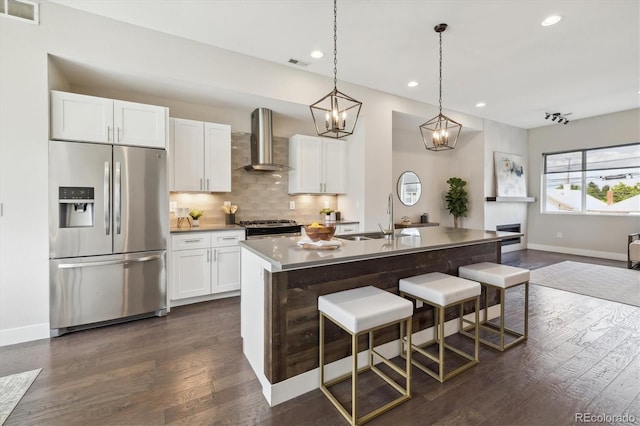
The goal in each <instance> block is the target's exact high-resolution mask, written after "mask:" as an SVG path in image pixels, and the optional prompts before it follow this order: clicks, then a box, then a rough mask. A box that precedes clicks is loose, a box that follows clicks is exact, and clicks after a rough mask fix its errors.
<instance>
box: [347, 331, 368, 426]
mask: <svg viewBox="0 0 640 426" xmlns="http://www.w3.org/2000/svg"><path fill="white" fill-rule="evenodd" d="M369 334H371V333H369ZM351 358H352V359H353V366H352V370H351V395H352V396H351V424H352V425H353V426H355V425H356V423H357V422H358V397H357V395H358V392H357V389H358V335H357V334H352V335H351Z"/></svg>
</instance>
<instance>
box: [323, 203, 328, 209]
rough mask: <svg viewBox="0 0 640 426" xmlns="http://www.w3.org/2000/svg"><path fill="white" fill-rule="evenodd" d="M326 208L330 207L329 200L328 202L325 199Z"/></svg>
mask: <svg viewBox="0 0 640 426" xmlns="http://www.w3.org/2000/svg"><path fill="white" fill-rule="evenodd" d="M324 208H325V209H328V208H329V202H328V201H325V202H324Z"/></svg>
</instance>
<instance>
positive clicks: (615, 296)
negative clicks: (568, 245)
mask: <svg viewBox="0 0 640 426" xmlns="http://www.w3.org/2000/svg"><path fill="white" fill-rule="evenodd" d="M530 279H531V283H532V284H538V285H542V286H545V287H552V288H556V289H558V290H565V291H570V292H573V293H579V294H584V295H586V296H591V297H597V298H599V299H606V300H612V301H614V302H619V303H626V304H627V305H634V306H640V271H635V270H631V269H622V268H614V267H611V266H602V265H592V264H589V263H580V262H572V261H569V260H567V261H565V262H561V263H556V264H555V265H549V266H545V267H544V268H540V269H535V270H533V271H531V278H530Z"/></svg>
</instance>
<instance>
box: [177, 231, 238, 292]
mask: <svg viewBox="0 0 640 426" xmlns="http://www.w3.org/2000/svg"><path fill="white" fill-rule="evenodd" d="M241 240H244V230H238V231H235V230H232V231H226V230H225V231H212V232H188V233H184V234H182V233H181V234H174V235H172V236H171V249H172V252H171V270H172V271H171V282H170V287H171V300H183V299H189V298H196V297H199V298H200V299H197V300H194V301H200V300H203V299H201V297H202V296H209V295H216V294H219V293H225V292H230V291H236V290H240V247H239V246H238V242H239V241H241Z"/></svg>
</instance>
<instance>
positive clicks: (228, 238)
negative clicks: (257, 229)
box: [222, 237, 238, 240]
mask: <svg viewBox="0 0 640 426" xmlns="http://www.w3.org/2000/svg"><path fill="white" fill-rule="evenodd" d="M222 239H223V240H237V239H238V237H222Z"/></svg>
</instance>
